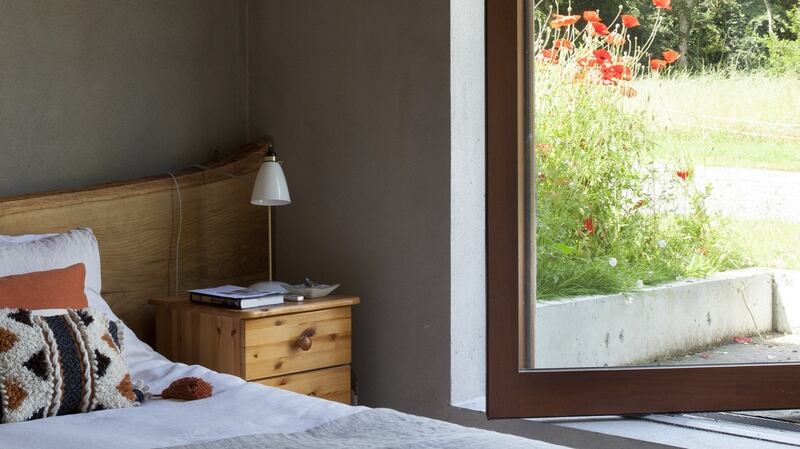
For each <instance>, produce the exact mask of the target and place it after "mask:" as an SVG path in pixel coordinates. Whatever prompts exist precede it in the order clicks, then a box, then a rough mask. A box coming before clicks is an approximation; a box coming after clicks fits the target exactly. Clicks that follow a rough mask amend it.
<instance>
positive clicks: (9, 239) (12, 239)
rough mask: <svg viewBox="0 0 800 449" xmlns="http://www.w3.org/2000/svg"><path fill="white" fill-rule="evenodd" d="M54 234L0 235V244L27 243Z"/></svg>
mask: <svg viewBox="0 0 800 449" xmlns="http://www.w3.org/2000/svg"><path fill="white" fill-rule="evenodd" d="M54 235H56V234H25V235H0V246H5V245H18V244H20V243H28V242H32V241H34V240H39V239H42V238H45V237H52V236H54Z"/></svg>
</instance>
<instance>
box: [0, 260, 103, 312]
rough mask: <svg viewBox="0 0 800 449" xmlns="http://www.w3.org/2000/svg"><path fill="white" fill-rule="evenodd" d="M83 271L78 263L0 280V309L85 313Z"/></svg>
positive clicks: (84, 273)
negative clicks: (68, 310) (83, 310)
mask: <svg viewBox="0 0 800 449" xmlns="http://www.w3.org/2000/svg"><path fill="white" fill-rule="evenodd" d="M85 278H86V268H85V266H84V265H83V264H82V263H77V264H75V265H72V266H69V267H67V268H61V269H57V270H48V271H34V272H32V273H26V274H15V275H11V276H4V277H0V308H17V307H18V308H25V309H31V310H40V309H57V308H67V309H85V308H86V307H88V305H89V303H88V300H87V299H86V294H85V293H84V291H83V290H84V280H85Z"/></svg>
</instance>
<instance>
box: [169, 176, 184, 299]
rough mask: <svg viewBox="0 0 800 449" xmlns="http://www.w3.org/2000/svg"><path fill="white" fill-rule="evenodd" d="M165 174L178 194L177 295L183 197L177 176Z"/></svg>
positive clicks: (176, 292)
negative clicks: (173, 184)
mask: <svg viewBox="0 0 800 449" xmlns="http://www.w3.org/2000/svg"><path fill="white" fill-rule="evenodd" d="M167 174H168V175H169V176H170V178H172V182H174V183H175V192H176V193H177V194H178V235H177V237H176V239H175V296H178V295H179V294H180V293H179V285H180V261H181V230H182V229H183V199H182V198H181V186H180V184H179V183H178V178H176V177H175V175H174V174H172V173H171V172H167Z"/></svg>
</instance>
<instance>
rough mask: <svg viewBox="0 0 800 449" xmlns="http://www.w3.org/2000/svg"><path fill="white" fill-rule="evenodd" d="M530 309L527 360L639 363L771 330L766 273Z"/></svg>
mask: <svg viewBox="0 0 800 449" xmlns="http://www.w3.org/2000/svg"><path fill="white" fill-rule="evenodd" d="M795 307H800V304H798V305H795ZM535 313H536V316H535V325H534V346H535V349H534V354H533V360H534V361H535V368H571V367H601V366H622V365H633V364H647V363H652V362H653V361H654V360H656V359H660V358H669V357H673V356H679V355H682V354H686V353H689V352H692V351H695V350H700V349H702V348H704V347H708V346H712V345H715V344H717V343H720V342H722V341H727V340H730V339H731V338H733V337H734V336H739V335H754V334H756V333H757V332H759V331H760V332H768V331H771V330H772V329H773V275H772V273H771V272H770V271H768V270H764V269H748V270H736V271H728V272H724V273H719V274H717V275H714V276H711V277H709V278H704V279H691V280H685V281H680V282H675V283H671V284H667V285H662V286H658V287H653V288H647V289H644V290H642V291H639V292H634V293H623V294H615V295H603V296H587V297H577V298H569V299H564V300H556V301H542V302H539V303H537V305H536V312H535ZM782 320H783V321H782V322H783V323H787V319H785V318H783V319H782ZM793 324H794V323H793ZM794 325H798V326H800V324H794ZM776 327H777V326H776ZM787 327H792V326H791V325H789V324H788V323H787V324H785V325H784V328H787Z"/></svg>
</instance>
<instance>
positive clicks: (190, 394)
mask: <svg viewBox="0 0 800 449" xmlns="http://www.w3.org/2000/svg"><path fill="white" fill-rule="evenodd" d="M213 392H214V387H213V386H212V385H211V384H210V383H208V382H206V381H204V380H203V379H200V378H198V377H184V378H182V379H178V380H176V381H175V382H172V383H171V384H169V387H167V389H166V390H164V391H162V392H161V397H162V398H164V399H183V400H185V401H194V400H195V399H205V398H207V397H209V396H211V394H212V393H213Z"/></svg>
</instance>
